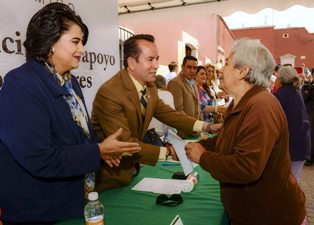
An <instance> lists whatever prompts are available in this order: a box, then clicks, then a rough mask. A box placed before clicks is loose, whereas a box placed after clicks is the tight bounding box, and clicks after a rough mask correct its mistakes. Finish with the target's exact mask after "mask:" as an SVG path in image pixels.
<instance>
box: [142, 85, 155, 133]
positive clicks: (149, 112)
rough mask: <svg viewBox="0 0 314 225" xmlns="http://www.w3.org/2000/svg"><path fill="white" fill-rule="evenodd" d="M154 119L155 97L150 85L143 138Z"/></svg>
mask: <svg viewBox="0 0 314 225" xmlns="http://www.w3.org/2000/svg"><path fill="white" fill-rule="evenodd" d="M152 117H153V96H152V91H151V88H150V87H149V85H148V86H147V106H146V110H145V119H144V125H143V134H142V136H144V135H145V133H146V131H147V129H148V126H149V123H150V121H151V120H152Z"/></svg>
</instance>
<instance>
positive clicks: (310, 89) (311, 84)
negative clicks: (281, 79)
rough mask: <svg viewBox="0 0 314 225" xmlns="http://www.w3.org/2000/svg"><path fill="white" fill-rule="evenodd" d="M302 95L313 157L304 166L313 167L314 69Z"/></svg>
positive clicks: (303, 87)
mask: <svg viewBox="0 0 314 225" xmlns="http://www.w3.org/2000/svg"><path fill="white" fill-rule="evenodd" d="M301 93H302V95H303V99H304V104H305V108H306V111H307V115H308V118H309V120H310V130H311V157H310V159H308V160H306V161H305V163H304V165H305V166H312V165H313V164H314V68H312V70H311V76H309V77H308V81H305V82H304V85H303V86H302V88H301Z"/></svg>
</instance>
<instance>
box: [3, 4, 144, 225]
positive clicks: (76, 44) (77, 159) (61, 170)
mask: <svg viewBox="0 0 314 225" xmlns="http://www.w3.org/2000/svg"><path fill="white" fill-rule="evenodd" d="M87 38H88V30H87V27H86V25H85V24H84V23H83V22H82V20H81V18H80V17H79V16H78V15H76V14H75V13H74V12H73V11H72V10H71V9H70V8H69V7H68V6H67V5H65V4H61V3H51V4H47V5H46V6H45V7H43V8H42V9H41V10H39V11H38V12H37V13H36V14H35V15H34V16H33V17H32V18H31V20H30V22H29V24H28V27H27V33H26V40H25V42H24V46H25V50H26V63H25V64H23V65H22V66H20V67H18V68H16V69H13V70H12V71H10V72H9V73H8V74H7V75H6V76H5V82H4V84H3V87H2V89H1V90H0V105H1V107H0V165H1V167H2V168H5V169H1V170H0V177H1V182H0V209H1V213H2V217H1V220H3V223H4V224H5V225H10V224H14V225H17V224H32V225H35V224H40V225H43V224H54V223H55V222H56V221H58V220H61V219H66V218H71V217H82V216H83V208H84V205H85V204H86V199H85V198H84V191H85V194H87V193H88V192H89V191H92V189H93V186H94V172H95V171H97V170H98V169H99V167H100V161H101V159H102V158H103V159H105V160H106V161H107V162H108V163H109V164H110V166H117V165H119V161H120V155H121V154H122V153H124V152H128V153H133V152H138V151H139V150H140V147H139V146H138V144H137V143H131V142H121V141H118V140H117V138H118V136H119V135H120V134H121V132H122V131H121V129H120V130H118V131H117V132H115V133H114V134H113V135H112V136H110V137H108V138H107V139H105V140H104V141H102V142H101V143H97V142H96V141H97V139H96V137H95V135H94V133H93V131H92V127H91V123H90V119H89V117H88V114H87V110H86V107H85V103H84V98H83V94H82V91H81V89H80V86H79V84H78V82H77V80H76V78H75V76H73V75H72V74H71V73H70V70H72V69H75V68H77V67H78V66H79V62H80V59H81V56H82V54H83V53H84V48H83V45H84V44H85V43H86V42H87ZM84 188H85V190H84Z"/></svg>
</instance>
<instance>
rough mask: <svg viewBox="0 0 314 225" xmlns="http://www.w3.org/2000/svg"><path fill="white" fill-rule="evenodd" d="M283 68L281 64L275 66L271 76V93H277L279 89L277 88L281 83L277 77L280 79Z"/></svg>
mask: <svg viewBox="0 0 314 225" xmlns="http://www.w3.org/2000/svg"><path fill="white" fill-rule="evenodd" d="M281 67H282V66H281V64H277V65H276V66H275V69H274V72H273V74H272V75H271V78H270V91H271V93H275V92H276V91H277V89H278V87H277V86H279V85H280V82H279V80H277V77H278V71H279V69H280V68H281Z"/></svg>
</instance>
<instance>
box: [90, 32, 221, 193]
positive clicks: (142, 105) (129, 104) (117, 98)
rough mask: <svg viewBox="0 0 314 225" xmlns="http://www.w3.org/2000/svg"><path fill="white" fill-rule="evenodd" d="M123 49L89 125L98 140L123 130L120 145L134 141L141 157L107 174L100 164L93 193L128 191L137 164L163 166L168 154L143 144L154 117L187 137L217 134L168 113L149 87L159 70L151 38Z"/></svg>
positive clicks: (101, 90)
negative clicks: (117, 68)
mask: <svg viewBox="0 0 314 225" xmlns="http://www.w3.org/2000/svg"><path fill="white" fill-rule="evenodd" d="M123 49H124V50H123V51H124V59H123V65H124V67H125V68H124V69H122V70H120V71H119V72H118V73H117V74H116V75H114V76H113V77H112V78H111V79H109V80H108V81H106V82H105V83H104V84H103V85H102V86H101V87H100V88H99V90H98V92H97V94H96V97H95V99H94V102H93V110H92V123H93V127H94V130H95V132H96V134H97V135H98V136H100V137H108V136H109V135H111V134H112V133H114V131H115V130H116V129H117V128H119V127H122V128H123V133H122V135H121V138H122V140H125V141H136V142H137V143H139V145H140V146H141V147H142V150H141V152H140V153H136V154H133V155H125V156H124V157H123V158H122V159H121V160H122V161H121V166H120V167H115V168H109V167H108V166H107V165H106V164H104V167H102V170H101V171H100V173H99V174H98V175H97V177H96V190H98V191H104V190H107V189H112V188H117V187H121V186H125V185H128V184H129V183H130V182H131V181H132V178H133V177H134V175H135V174H137V173H138V171H139V167H138V165H139V163H142V164H148V165H155V164H156V163H157V161H158V159H160V160H165V159H166V156H167V155H169V154H171V153H173V151H172V150H171V149H170V148H165V147H159V146H155V145H152V144H146V143H144V142H143V137H144V135H145V134H146V132H147V129H148V125H149V123H150V122H151V119H152V118H153V117H155V118H156V119H158V120H159V121H161V122H162V123H165V124H167V125H169V126H171V127H174V128H176V129H181V130H184V131H185V132H187V133H188V132H189V133H192V132H193V131H197V132H200V131H208V130H210V131H212V132H213V131H215V129H217V126H216V125H213V124H212V125H210V124H208V123H206V122H203V121H199V120H196V119H195V118H192V117H190V116H187V115H184V114H182V113H180V112H177V111H175V110H173V109H172V108H171V107H170V106H169V105H167V104H165V103H164V102H163V101H162V100H161V99H160V98H159V97H158V93H157V89H156V87H155V86H154V84H153V82H154V81H155V80H156V72H157V69H158V67H159V65H158V59H159V54H158V49H157V46H156V44H155V38H154V37H153V36H152V35H149V34H138V35H134V36H132V37H130V38H129V39H127V40H126V41H125V42H124V48H123ZM174 79H176V78H174ZM171 82H172V81H170V83H171ZM107 124H110V126H106V125H107ZM97 180H98V182H97Z"/></svg>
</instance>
